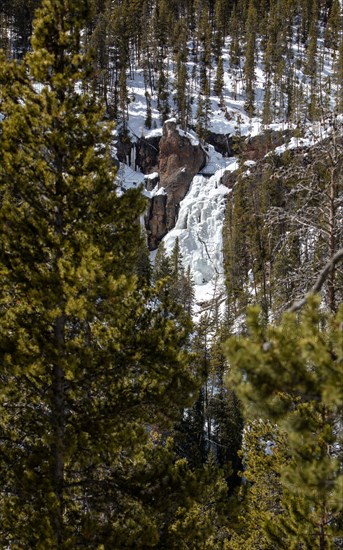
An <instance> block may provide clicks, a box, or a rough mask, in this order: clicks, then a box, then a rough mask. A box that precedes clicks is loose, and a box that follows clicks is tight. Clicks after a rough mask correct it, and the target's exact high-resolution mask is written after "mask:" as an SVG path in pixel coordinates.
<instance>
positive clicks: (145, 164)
mask: <svg viewBox="0 0 343 550" xmlns="http://www.w3.org/2000/svg"><path fill="white" fill-rule="evenodd" d="M160 141H161V136H151V137H146V138H139V139H138V140H137V142H136V167H138V168H139V169H140V171H141V172H143V174H151V173H152V172H157V171H158V161H159V153H160V150H159V145H160Z"/></svg>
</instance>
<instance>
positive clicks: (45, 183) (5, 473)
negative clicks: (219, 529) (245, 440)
mask: <svg viewBox="0 0 343 550" xmlns="http://www.w3.org/2000/svg"><path fill="white" fill-rule="evenodd" d="M88 15H89V12H88V8H87V2H85V1H84V0H68V1H67V0H43V4H42V8H41V9H40V10H39V12H38V13H37V19H36V22H35V32H34V35H33V39H32V46H33V51H32V53H31V54H29V55H28V56H27V57H26V58H25V60H24V62H23V63H22V64H20V65H15V64H8V63H7V62H5V60H2V61H3V62H2V63H1V65H0V66H1V72H0V80H1V85H2V105H1V111H2V113H3V115H4V119H3V120H2V122H1V136H0V162H1V166H2V169H1V174H0V195H1V207H0V242H1V252H0V269H1V280H2V285H1V291H0V292H1V294H0V304H1V316H0V356H1V363H2V374H1V381H0V410H1V412H0V418H1V420H0V447H1V453H0V462H1V488H0V491H1V496H0V516H1V526H0V541H1V542H0V544H1V546H2V547H4V548H6V547H13V548H42V549H43V548H61V549H62V548H76V547H93V548H100V547H102V546H106V547H108V548H121V547H126V546H132V545H137V546H138V547H147V546H150V545H152V544H157V542H156V541H158V539H159V536H160V533H161V530H162V525H165V524H166V520H165V516H164V515H163V514H162V513H161V510H160V508H159V507H160V506H161V501H159V499H158V498H157V495H158V490H157V485H158V483H157V482H156V475H155V474H156V471H158V470H159V469H160V471H162V470H163V468H164V471H165V472H167V471H168V472H169V480H171V479H172V477H173V473H172V471H173V468H174V478H175V476H176V471H177V469H178V468H179V466H180V465H177V464H176V463H175V460H169V459H168V462H167V464H166V463H165V462H164V460H167V455H168V453H167V450H166V453H164V452H162V451H163V448H162V447H158V446H156V445H149V438H150V437H151V431H150V427H151V426H155V427H156V429H157V430H161V429H162V426H163V424H165V423H167V422H168V421H171V420H172V419H173V418H174V419H176V418H178V414H179V410H180V409H181V408H184V407H185V406H187V404H188V405H189V404H190V403H191V401H192V400H191V398H190V395H191V394H192V392H194V391H195V388H196V385H195V372H194V370H193V371H191V370H189V369H188V367H187V362H186V357H187V354H186V352H185V351H183V349H184V346H185V345H186V344H187V331H185V329H184V328H183V326H181V324H180V323H179V324H178V326H177V329H176V327H175V326H174V324H173V322H172V320H171V319H170V318H168V317H166V316H165V315H164V311H163V310H162V309H161V308H159V307H158V306H156V307H151V303H152V300H153V297H152V296H151V295H149V294H148V295H147V291H144V290H142V289H141V290H139V289H137V288H136V281H137V278H136V276H135V275H134V274H133V272H134V270H135V266H136V265H137V258H138V248H139V247H140V243H141V239H140V234H139V232H140V229H139V223H138V219H139V215H140V214H141V213H142V211H143V209H144V200H143V198H142V197H141V195H140V193H139V191H135V190H133V191H130V192H127V193H125V194H124V195H123V196H119V195H118V193H117V190H116V186H115V183H114V174H113V169H112V166H113V165H112V163H111V160H110V157H109V146H110V143H111V128H110V127H109V128H108V127H107V126H106V124H104V123H103V121H102V111H101V109H99V107H98V105H97V103H96V102H95V101H94V99H93V98H92V97H90V96H89V95H87V94H86V93H84V94H82V95H81V94H80V92H79V90H80V84H81V88H82V89H85V88H86V83H87V78H89V76H90V75H89V71H90V70H91V68H92V66H93V64H92V60H91V59H90V58H89V56H88V55H82V51H81V45H82V41H81V37H82V31H83V29H84V28H85V25H86V22H87V17H88ZM168 419H169V420H168ZM152 455H153V456H154V458H153V457H152ZM168 456H170V453H169V455H168ZM159 457H160V458H159ZM163 457H164V458H163ZM161 461H162V462H161ZM147 464H149V468H147ZM163 464H164V466H163ZM154 465H155V468H156V469H155V472H154V473H153V471H152V470H153V469H154ZM182 477H183V478H184V475H183V476H182ZM149 479H150V480H152V479H155V483H154V484H152V481H150V482H149ZM149 483H150V486H151V491H153V487H155V489H154V490H155V495H156V498H154V497H151V492H150V493H149V490H147V489H146V487H147V485H149ZM168 483H169V482H168ZM170 483H171V481H170ZM149 495H150V496H149ZM176 508H177V506H176ZM164 510H165V509H164ZM174 510H175V504H174ZM169 511H170V510H169ZM165 513H166V511H165ZM14 518H15V521H13V520H14Z"/></svg>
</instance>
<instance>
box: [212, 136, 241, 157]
mask: <svg viewBox="0 0 343 550" xmlns="http://www.w3.org/2000/svg"><path fill="white" fill-rule="evenodd" d="M206 142H207V143H209V144H210V145H213V147H214V149H215V151H217V152H218V153H220V154H221V155H223V157H231V156H233V154H234V153H233V151H232V138H231V136H230V134H217V133H215V132H210V131H208V132H207V135H206Z"/></svg>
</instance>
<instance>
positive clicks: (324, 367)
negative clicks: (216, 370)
mask: <svg viewBox="0 0 343 550" xmlns="http://www.w3.org/2000/svg"><path fill="white" fill-rule="evenodd" d="M342 315H343V310H342V309H341V310H340V311H339V312H338V314H337V315H336V316H335V317H333V318H327V316H325V315H324V314H322V313H320V311H319V308H318V303H316V302H314V301H312V302H311V303H310V304H309V305H308V306H307V308H306V309H305V311H304V312H303V314H302V317H301V320H300V322H299V321H298V320H297V318H296V316H295V315H294V314H288V315H285V316H284V318H283V321H282V323H281V324H280V325H279V326H269V327H265V325H264V324H262V323H261V321H260V318H259V312H258V310H252V311H251V313H250V316H249V318H248V325H249V331H250V338H249V339H246V340H244V339H242V338H234V339H231V340H230V341H229V342H228V343H227V345H226V351H227V354H228V357H229V361H230V365H231V369H232V374H231V380H232V381H233V382H234V383H236V384H238V385H237V386H236V387H237V389H238V393H239V395H240V397H241V399H242V400H243V403H245V406H246V407H247V409H246V410H249V414H250V415H251V414H254V415H255V416H257V417H259V418H260V417H261V416H263V417H264V418H266V419H269V421H270V422H272V423H273V422H276V423H277V424H278V426H279V427H280V429H281V430H282V431H283V432H284V435H285V436H286V445H285V449H284V460H283V461H281V462H280V463H279V464H277V463H276V464H275V467H276V473H277V475H278V476H279V479H280V482H281V491H282V493H281V498H280V491H279V497H278V498H279V503H280V505H281V508H282V511H281V513H280V514H278V515H277V516H276V517H274V518H272V521H266V523H265V525H264V532H265V533H266V535H267V537H268V538H269V539H270V540H271V541H272V543H273V544H274V545H275V546H276V547H277V548H285V549H286V548H290V547H291V548H295V547H300V548H313V549H315V548H318V549H320V550H322V549H325V548H328V549H330V548H334V547H335V541H336V542H338V543H339V542H340V541H341V540H342V530H341V525H342V501H341V489H342V473H341V471H340V460H339V459H340V458H341V457H340V456H339V455H340V453H341V441H340V437H341V434H340V431H339V430H338V429H337V426H338V424H337V423H339V422H340V420H339V419H340V418H341V415H342V409H343V395H342V386H341V384H338V381H339V380H341V377H342V374H343V373H342V350H343V345H342V344H343V342H342V330H341V323H342V318H343V317H342ZM286 434H287V435H286ZM271 442H272V443H274V444H275V443H276V440H275V437H274V436H272V437H271ZM271 452H272V453H273V450H272V451H271ZM252 481H254V480H252ZM274 502H275V500H274ZM271 505H273V502H272V503H271Z"/></svg>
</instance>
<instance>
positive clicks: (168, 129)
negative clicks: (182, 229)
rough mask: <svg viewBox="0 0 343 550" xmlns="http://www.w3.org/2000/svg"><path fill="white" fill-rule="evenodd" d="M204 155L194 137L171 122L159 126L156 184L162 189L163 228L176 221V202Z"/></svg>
mask: <svg viewBox="0 0 343 550" xmlns="http://www.w3.org/2000/svg"><path fill="white" fill-rule="evenodd" d="M205 164H206V154H205V151H204V150H203V148H202V147H201V145H200V144H199V143H197V142H196V141H195V140H194V142H193V143H191V140H190V139H189V137H187V135H186V134H184V133H183V132H182V131H181V130H178V129H177V127H176V123H175V122H174V121H171V120H170V121H167V122H165V124H164V126H163V136H162V139H161V142H160V162H159V173H160V184H159V185H160V187H164V189H165V190H166V193H167V196H168V199H167V205H166V219H167V230H168V231H170V230H171V229H172V228H173V227H174V225H175V221H176V216H177V212H178V209H179V205H180V202H181V201H182V199H183V198H184V197H185V196H186V193H187V192H188V190H189V187H190V184H191V181H192V179H193V178H194V176H195V175H196V174H197V173H198V172H199V171H200V170H201V169H202V168H203V167H204V166H205Z"/></svg>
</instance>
